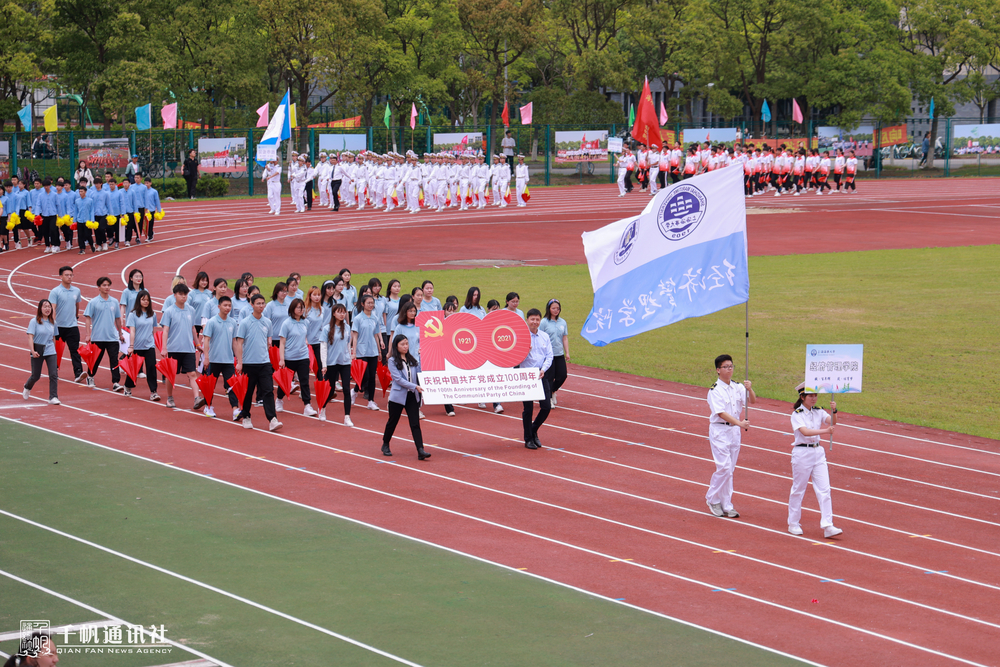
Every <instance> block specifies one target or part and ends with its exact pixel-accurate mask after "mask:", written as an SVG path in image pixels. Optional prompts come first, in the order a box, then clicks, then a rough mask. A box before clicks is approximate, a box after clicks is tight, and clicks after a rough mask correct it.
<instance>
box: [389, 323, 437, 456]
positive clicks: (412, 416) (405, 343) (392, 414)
mask: <svg viewBox="0 0 1000 667" xmlns="http://www.w3.org/2000/svg"><path fill="white" fill-rule="evenodd" d="M391 347H392V351H391V352H390V353H389V363H388V366H389V374H390V375H391V376H392V389H390V390H389V421H387V422H386V423H385V432H384V433H383V434H382V454H383V455H385V456H392V450H391V449H389V443H390V441H391V440H392V435H393V433H395V432H396V425H397V424H398V423H399V417H400V416H401V415H402V414H403V410H406V419H407V421H409V422H410V433H411V434H412V435H413V444H414V445H416V447H417V458H418V459H420V460H421V461H423V460H424V459H428V458H430V456H431V455H430V454H428V453H427V452H425V451H424V437H423V434H422V433H421V432H420V394H422V393H423V388H422V387H421V386H420V385H419V384H417V373H419V372H420V362H419V361H417V360H416V359H415V358H414V357H413V356H412V355H411V354H410V341H409V340H407V338H406V336H404V335H402V334H397V335H396V337H395V338H393V339H392V346H391Z"/></svg>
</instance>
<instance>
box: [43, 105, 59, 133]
mask: <svg viewBox="0 0 1000 667" xmlns="http://www.w3.org/2000/svg"><path fill="white" fill-rule="evenodd" d="M58 114H59V110H58V108H57V107H56V105H55V104H53V105H52V106H50V107H49V108H48V110H47V111H46V112H45V131H46V132H58V131H59V115H58Z"/></svg>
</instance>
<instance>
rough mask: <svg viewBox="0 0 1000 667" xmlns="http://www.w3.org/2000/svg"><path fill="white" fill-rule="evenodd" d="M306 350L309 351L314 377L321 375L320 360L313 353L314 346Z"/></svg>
mask: <svg viewBox="0 0 1000 667" xmlns="http://www.w3.org/2000/svg"><path fill="white" fill-rule="evenodd" d="M306 349H307V350H309V368H311V369H312V372H313V375H319V360H318V359H317V358H316V355H315V354H314V353H313V349H312V345H309V346H308V347H307V348H306Z"/></svg>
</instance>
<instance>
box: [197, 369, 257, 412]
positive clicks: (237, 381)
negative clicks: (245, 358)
mask: <svg viewBox="0 0 1000 667" xmlns="http://www.w3.org/2000/svg"><path fill="white" fill-rule="evenodd" d="M229 386H230V387H232V388H233V393H234V394H236V400H237V401H239V403H240V405H241V406H242V405H243V399H244V398H245V397H246V395H247V376H246V375H244V374H243V373H236V374H235V375H233V377H231V378H229ZM206 400H207V399H206Z"/></svg>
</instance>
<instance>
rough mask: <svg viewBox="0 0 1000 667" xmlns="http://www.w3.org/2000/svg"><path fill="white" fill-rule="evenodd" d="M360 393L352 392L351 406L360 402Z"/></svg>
mask: <svg viewBox="0 0 1000 667" xmlns="http://www.w3.org/2000/svg"><path fill="white" fill-rule="evenodd" d="M358 393H359V392H357V391H355V390H353V389H352V390H351V405H354V404H355V403H357V402H358Z"/></svg>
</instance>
